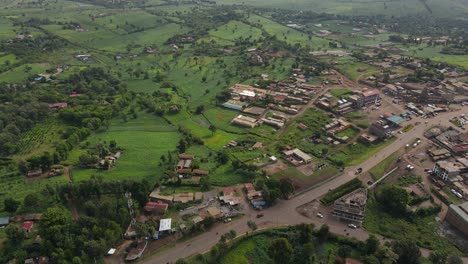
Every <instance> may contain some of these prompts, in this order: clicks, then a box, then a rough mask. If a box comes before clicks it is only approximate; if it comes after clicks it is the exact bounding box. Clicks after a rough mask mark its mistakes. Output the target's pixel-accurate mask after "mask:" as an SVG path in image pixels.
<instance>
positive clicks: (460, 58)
mask: <svg viewBox="0 0 468 264" xmlns="http://www.w3.org/2000/svg"><path fill="white" fill-rule="evenodd" d="M420 48H422V50H419V49H420ZM441 49H442V47H427V46H425V45H420V46H412V47H410V48H409V49H408V51H407V52H405V53H404V54H405V55H409V56H414V57H419V58H422V59H425V58H428V59H431V60H432V61H436V62H445V63H448V64H452V65H458V66H462V67H464V68H468V55H450V54H442V53H440V50H441Z"/></svg>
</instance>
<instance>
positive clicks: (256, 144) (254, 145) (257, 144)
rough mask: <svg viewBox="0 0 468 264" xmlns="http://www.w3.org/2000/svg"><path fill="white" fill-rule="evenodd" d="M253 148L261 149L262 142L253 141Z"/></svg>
mask: <svg viewBox="0 0 468 264" xmlns="http://www.w3.org/2000/svg"><path fill="white" fill-rule="evenodd" d="M252 148H253V149H263V143H262V142H255V144H253V146H252Z"/></svg>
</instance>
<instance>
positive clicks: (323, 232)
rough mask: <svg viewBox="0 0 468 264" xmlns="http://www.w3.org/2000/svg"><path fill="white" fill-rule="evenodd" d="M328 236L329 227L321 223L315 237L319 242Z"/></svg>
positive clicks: (322, 241) (325, 239)
mask: <svg viewBox="0 0 468 264" xmlns="http://www.w3.org/2000/svg"><path fill="white" fill-rule="evenodd" d="M329 236H330V227H329V226H328V225H327V224H324V225H322V226H321V227H320V229H319V230H318V232H317V238H318V240H319V242H320V243H324V242H326V241H327V239H328V237H329Z"/></svg>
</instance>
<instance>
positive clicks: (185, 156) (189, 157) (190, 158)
mask: <svg viewBox="0 0 468 264" xmlns="http://www.w3.org/2000/svg"><path fill="white" fill-rule="evenodd" d="M179 159H182V160H193V159H195V155H190V154H185V153H182V154H179Z"/></svg>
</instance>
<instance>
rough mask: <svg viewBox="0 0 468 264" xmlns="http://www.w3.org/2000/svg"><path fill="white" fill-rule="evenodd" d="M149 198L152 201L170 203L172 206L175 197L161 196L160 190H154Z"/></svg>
mask: <svg viewBox="0 0 468 264" xmlns="http://www.w3.org/2000/svg"><path fill="white" fill-rule="evenodd" d="M149 198H150V200H151V201H155V202H157V201H160V202H163V203H169V204H171V203H172V201H173V199H174V197H173V196H172V195H160V194H159V190H154V191H152V192H151V193H150V195H149Z"/></svg>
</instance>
